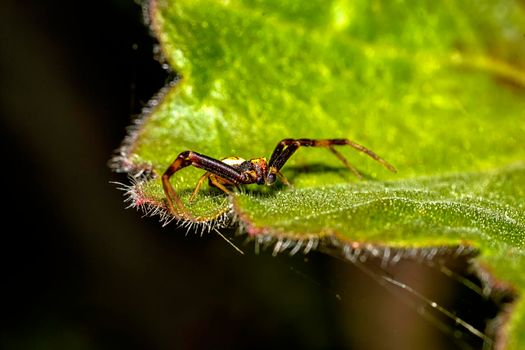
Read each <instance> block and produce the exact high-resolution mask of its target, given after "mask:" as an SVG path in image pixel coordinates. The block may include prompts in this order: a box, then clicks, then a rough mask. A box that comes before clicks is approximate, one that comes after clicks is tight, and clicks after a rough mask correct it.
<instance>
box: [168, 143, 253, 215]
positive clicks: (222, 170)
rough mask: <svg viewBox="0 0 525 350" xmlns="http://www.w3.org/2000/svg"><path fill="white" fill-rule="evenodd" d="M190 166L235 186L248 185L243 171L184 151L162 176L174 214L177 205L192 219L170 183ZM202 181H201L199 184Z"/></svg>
mask: <svg viewBox="0 0 525 350" xmlns="http://www.w3.org/2000/svg"><path fill="white" fill-rule="evenodd" d="M190 165H192V166H194V167H196V168H200V169H203V170H206V171H207V172H209V173H211V174H214V175H216V176H218V177H221V178H223V179H226V180H228V181H230V182H232V183H234V184H240V183H246V181H247V177H246V175H245V174H244V173H243V172H242V171H240V170H238V169H235V168H234V167H232V166H230V165H228V164H226V163H223V162H221V161H220V160H218V159H214V158H210V157H208V156H205V155H203V154H199V153H197V152H192V151H184V152H182V153H181V154H179V155H178V156H177V158H175V160H174V161H173V163H171V165H170V166H169V167H168V169H166V171H165V172H164V174H163V175H162V187H163V189H164V194H165V195H166V199H167V202H168V207H169V209H170V210H171V212H172V213H176V212H177V211H176V210H175V205H176V206H177V208H178V209H179V211H180V212H183V213H184V214H185V215H186V216H190V217H191V215H190V214H189V213H188V212H187V210H186V209H185V207H184V204H183V203H182V201H181V199H180V198H179V196H178V195H177V194H176V193H175V190H174V189H173V186H172V185H171V183H170V178H171V176H172V175H173V174H175V173H176V172H177V171H179V170H180V169H182V168H185V167H187V166H190ZM200 181H201V180H199V182H200ZM197 185H199V184H197ZM222 187H224V186H222ZM219 188H221V187H219ZM221 189H222V188H221ZM194 192H195V191H194Z"/></svg>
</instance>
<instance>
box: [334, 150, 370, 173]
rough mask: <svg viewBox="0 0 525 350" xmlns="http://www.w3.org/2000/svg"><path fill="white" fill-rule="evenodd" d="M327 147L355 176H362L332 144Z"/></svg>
mask: <svg viewBox="0 0 525 350" xmlns="http://www.w3.org/2000/svg"><path fill="white" fill-rule="evenodd" d="M328 149H329V150H330V151H331V152H332V153H333V154H335V156H336V157H337V158H339V159H340V160H341V162H343V164H344V165H345V166H346V167H347V168H348V169H349V170H350V171H351V172H352V173H353V174H354V175H355V176H357V177H358V178H359V179H362V178H363V176H362V175H361V173H360V172H359V170H357V169H356V167H355V166H353V165H352V164H350V163H349V162H348V160H347V159H346V158H345V156H343V155H342V154H341V153H340V152H339V151H337V150H336V149H335V148H334V147H333V146H329V147H328Z"/></svg>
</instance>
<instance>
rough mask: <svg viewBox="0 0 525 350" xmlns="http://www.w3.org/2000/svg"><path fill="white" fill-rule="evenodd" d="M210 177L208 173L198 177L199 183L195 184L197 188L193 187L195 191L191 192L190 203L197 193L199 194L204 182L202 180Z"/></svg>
mask: <svg viewBox="0 0 525 350" xmlns="http://www.w3.org/2000/svg"><path fill="white" fill-rule="evenodd" d="M210 175H211V173H210V172H206V173H204V175H202V176H201V177H200V179H199V181H198V182H197V186H195V189H194V190H193V193H192V194H191V197H190V203H191V202H193V200H194V199H195V197H196V196H197V193H198V192H199V189H200V188H201V186H202V183H203V182H204V180H206V179H207V178H208V177H210Z"/></svg>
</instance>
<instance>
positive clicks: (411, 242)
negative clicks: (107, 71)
mask: <svg viewBox="0 0 525 350" xmlns="http://www.w3.org/2000/svg"><path fill="white" fill-rule="evenodd" d="M149 10H150V17H151V26H152V28H153V30H154V31H155V33H156V35H157V37H158V39H159V42H160V49H161V51H162V54H163V55H164V57H165V59H166V61H167V62H168V63H169V64H170V66H171V67H173V69H174V70H175V71H176V72H178V73H179V74H180V75H181V77H182V78H181V80H180V81H178V82H176V83H174V84H172V85H170V86H169V87H167V88H166V89H165V90H164V91H163V93H162V94H161V95H160V96H159V97H158V98H157V99H155V100H154V101H153V102H152V104H151V106H150V109H149V110H148V111H147V113H146V116H145V119H144V120H143V121H142V122H141V123H139V124H137V126H136V127H135V129H134V131H133V132H132V133H131V134H130V136H129V137H128V138H127V140H126V141H125V145H124V146H123V148H122V149H121V154H120V156H119V157H117V159H116V164H117V168H118V169H119V170H121V171H128V172H130V173H134V174H136V173H138V172H142V171H144V170H148V171H150V172H151V173H152V174H154V175H161V174H162V173H163V172H164V171H165V170H166V168H167V167H168V166H169V165H170V164H171V162H172V161H173V160H174V159H175V157H176V156H177V155H178V154H179V153H180V152H182V151H185V150H193V151H197V152H199V153H202V154H205V155H208V156H211V157H214V158H218V159H221V158H224V157H228V156H240V157H243V158H246V159H250V158H256V157H262V156H266V157H269V156H270V154H271V152H272V150H273V148H274V147H275V145H276V144H277V142H278V141H279V140H281V139H283V138H349V139H352V140H355V141H356V142H359V143H361V144H363V145H365V146H366V147H369V148H370V149H372V150H374V151H375V152H376V153H378V154H379V155H381V156H382V157H383V158H385V159H387V160H388V161H389V162H390V163H392V164H394V165H395V167H396V168H397V169H398V173H397V174H392V173H389V172H388V171H386V170H385V169H384V168H383V167H381V165H380V164H378V163H376V162H374V161H373V160H371V159H369V158H367V157H366V156H363V155H362V154H358V153H357V152H355V151H354V150H352V149H350V148H348V149H346V148H344V147H340V148H338V150H340V151H341V152H342V153H343V154H344V155H345V157H347V158H348V160H349V161H350V162H351V163H352V164H353V165H354V166H356V167H357V168H358V169H359V170H360V171H361V172H362V173H363V174H365V178H366V180H364V181H356V179H354V178H353V176H352V174H351V173H350V172H348V170H347V169H346V168H344V167H343V166H342V164H341V162H340V161H339V160H338V159H337V158H336V157H334V156H333V155H332V154H331V153H330V152H328V151H327V150H326V149H316V148H308V149H306V148H305V149H300V150H299V151H298V152H297V153H296V154H295V155H294V156H293V157H292V158H291V159H290V160H289V162H288V163H287V164H286V166H285V167H284V168H283V173H284V175H285V176H286V177H287V178H288V179H289V181H290V182H291V183H292V184H293V187H290V188H288V187H285V186H275V187H272V188H267V187H263V186H256V185H250V186H247V187H246V189H245V191H243V192H242V193H239V194H236V195H235V196H233V197H232V198H229V197H228V196H225V195H224V194H223V193H222V192H221V191H219V190H217V189H214V188H210V187H208V186H206V185H204V186H203V188H202V189H201V191H200V192H199V194H198V195H197V197H196V199H195V201H194V202H193V203H189V202H188V198H189V196H190V195H191V193H192V191H193V189H194V188H195V185H196V183H197V181H198V179H199V177H200V176H201V175H202V173H203V171H201V170H198V169H196V168H193V167H188V168H184V169H183V170H181V171H179V172H177V173H176V174H175V175H174V176H173V177H172V179H171V183H172V185H173V186H174V188H175V191H176V193H177V194H179V195H180V197H181V198H182V200H183V202H184V203H185V204H186V206H187V208H188V211H189V212H191V214H192V215H193V216H194V217H195V218H196V219H195V218H193V219H189V220H190V221H191V220H194V221H198V222H212V221H214V222H219V223H220V224H226V223H230V222H229V220H230V219H229V218H232V217H233V218H234V219H235V220H236V222H237V223H239V224H240V226H241V227H242V228H244V229H245V230H246V232H247V233H248V234H251V235H253V236H256V237H263V236H264V237H272V238H273V239H274V240H275V241H277V242H281V243H282V242H285V241H286V240H292V241H294V242H302V243H296V245H295V246H294V247H298V245H297V244H304V246H303V247H302V248H304V249H306V248H307V247H310V248H311V247H312V244H310V245H307V244H306V243H304V242H307V241H308V242H310V243H311V242H318V241H319V240H322V239H323V238H324V237H328V238H330V239H332V240H334V239H335V241H337V242H338V244H340V245H341V246H345V245H346V246H350V247H353V248H356V247H357V248H359V247H366V246H373V247H382V249H383V250H382V251H383V252H385V251H386V250H384V249H386V248H387V247H397V248H404V249H406V248H429V247H440V246H443V245H445V246H458V245H460V246H469V247H474V248H476V249H479V251H480V253H481V254H480V256H479V258H478V259H477V263H478V264H479V265H480V266H482V267H483V268H484V269H486V270H489V271H490V272H491V273H492V274H493V276H494V278H495V279H497V280H499V281H502V282H505V283H509V284H511V285H512V286H513V287H514V288H515V289H516V290H517V291H518V292H519V293H520V294H522V293H523V291H524V290H525V277H523V273H521V271H523V269H524V268H525V258H524V256H525V254H524V253H525V249H524V246H525V214H524V213H525V208H524V206H525V190H524V188H525V163H524V160H525V147H524V146H523V142H524V140H525V98H524V97H525V44H524V37H523V35H524V34H523V33H525V10H524V7H523V6H521V7H520V6H518V4H517V3H515V2H513V1H510V0H499V1H488V0H486V1H462V2H459V3H456V2H447V3H436V2H432V1H424V2H418V3H417V4H415V3H414V4H411V6H408V5H402V4H399V3H398V2H395V3H394V2H391V1H374V2H369V1H357V2H355V1H309V2H305V1H291V0H289V1H262V0H260V1H218V0H217V1H204V0H201V1H194V0H192V1H188V0H178V1H174V0H173V1H152V3H151V6H150V8H149ZM130 194H131V200H132V201H133V202H132V204H133V205H136V206H143V205H145V206H147V208H149V210H153V212H154V213H160V214H161V215H163V216H164V218H165V219H166V220H170V219H171V218H172V214H173V213H170V212H168V211H166V200H165V195H164V192H163V190H162V185H161V182H160V176H153V177H152V178H148V180H147V181H146V180H141V181H139V182H137V183H136V184H134V185H133V187H132V188H131V189H130ZM175 214H176V216H177V213H175ZM178 215H179V216H180V215H181V214H180V213H179V214H178ZM190 224H191V222H190ZM335 241H334V242H335ZM283 246H287V245H283V244H280V245H279V249H277V250H280V249H281V248H282V247H283ZM299 247H301V246H299ZM310 248H308V249H310ZM297 249H299V248H297ZM505 327H506V328H505V329H504V330H503V331H502V332H503V333H504V335H505V334H508V337H505V341H506V343H507V344H508V348H510V349H518V348H522V347H525V333H524V332H519V331H518V330H519V329H525V301H524V300H523V299H519V301H518V302H517V303H516V304H515V305H514V312H513V313H512V317H511V319H510V320H509V322H507V324H506V326H505Z"/></svg>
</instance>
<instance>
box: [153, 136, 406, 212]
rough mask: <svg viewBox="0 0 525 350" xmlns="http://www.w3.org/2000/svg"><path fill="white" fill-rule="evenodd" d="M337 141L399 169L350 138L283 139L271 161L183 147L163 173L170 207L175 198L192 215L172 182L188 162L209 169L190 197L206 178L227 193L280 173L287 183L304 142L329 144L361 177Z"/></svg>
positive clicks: (269, 181) (270, 181) (267, 180)
mask: <svg viewBox="0 0 525 350" xmlns="http://www.w3.org/2000/svg"><path fill="white" fill-rule="evenodd" d="M337 145H348V146H351V147H353V148H355V149H357V150H358V151H361V152H363V153H365V154H367V155H368V156H370V157H371V158H373V159H374V160H376V161H378V162H380V163H381V164H383V165H384V166H385V167H386V168H387V169H389V170H390V171H393V172H395V171H396V170H395V168H394V167H393V166H392V165H390V164H389V163H388V162H387V161H385V160H384V159H382V158H380V157H379V156H378V155H376V154H375V153H374V152H372V151H371V150H369V149H368V148H366V147H364V146H361V145H360V144H358V143H355V142H353V141H351V140H348V139H320V140H319V139H284V140H282V141H280V142H279V143H278V144H277V146H276V147H275V149H274V151H273V153H272V156H271V157H270V161H267V160H266V158H264V157H262V158H253V159H250V160H245V159H242V158H239V157H228V158H224V159H222V160H218V159H214V158H210V157H208V156H205V155H203V154H200V153H197V152H193V151H184V152H182V153H180V154H179V155H178V156H177V158H176V159H175V160H174V161H173V163H171V165H170V166H169V167H168V169H166V171H165V172H164V174H163V175H162V186H163V188H164V193H165V194H166V199H167V201H168V206H169V208H170V210H171V211H172V212H175V210H174V209H175V208H174V205H173V202H175V204H176V205H177V207H178V208H179V210H180V211H181V212H183V213H185V214H186V215H187V216H191V215H189V214H188V213H187V212H186V210H185V208H184V205H183V204H182V201H181V200H180V198H179V197H178V196H177V194H176V193H175V191H174V189H173V187H172V186H171V184H170V182H169V179H170V177H171V176H172V175H173V174H174V173H175V172H177V171H179V170H180V169H182V168H185V167H187V166H189V165H192V166H194V167H196V168H200V169H203V170H206V173H205V174H204V175H202V176H201V178H200V179H199V182H198V183H197V186H196V187H195V190H194V191H193V194H192V195H191V198H190V201H191V200H193V199H194V198H195V196H196V195H197V192H198V191H199V188H200V187H201V185H202V183H203V181H204V180H206V179H208V182H209V184H210V185H211V186H214V187H217V188H219V189H221V190H222V191H224V192H225V193H228V194H230V193H231V192H230V190H229V189H228V188H229V187H238V186H240V185H248V184H258V185H264V184H266V185H272V184H273V183H274V182H275V181H276V179H277V177H279V178H280V179H281V181H282V182H283V183H284V184H286V185H288V184H289V183H288V181H287V180H286V178H285V177H284V176H283V175H282V174H281V172H280V170H281V168H282V167H283V166H284V164H285V163H286V161H287V160H288V159H289V158H290V157H291V156H292V155H293V154H294V153H295V151H296V150H297V149H298V148H299V147H301V146H302V147H325V148H328V149H329V150H330V151H331V152H332V153H333V154H335V156H336V157H337V158H339V159H340V160H341V161H342V162H343V164H344V165H345V166H346V167H347V168H348V169H349V170H350V171H352V172H353V173H354V174H355V175H356V176H357V177H361V175H360V174H359V172H358V171H357V169H355V168H354V167H353V166H352V165H350V164H349V163H348V161H347V160H346V158H345V157H344V156H343V155H342V154H341V153H339V152H338V151H337V150H335V149H334V148H333V146H337Z"/></svg>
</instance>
